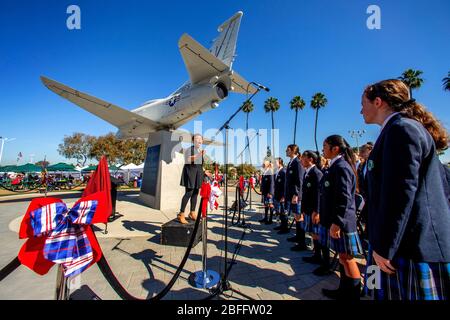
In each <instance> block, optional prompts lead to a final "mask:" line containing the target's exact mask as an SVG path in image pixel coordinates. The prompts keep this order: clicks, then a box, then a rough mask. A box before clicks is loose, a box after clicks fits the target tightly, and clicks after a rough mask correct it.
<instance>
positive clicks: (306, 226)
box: [301, 214, 320, 234]
mask: <svg viewBox="0 0 450 320" xmlns="http://www.w3.org/2000/svg"><path fill="white" fill-rule="evenodd" d="M319 226H320V225H319V224H314V223H313V222H312V215H311V214H304V215H303V221H302V222H301V227H302V229H303V230H305V232H309V233H312V234H319Z"/></svg>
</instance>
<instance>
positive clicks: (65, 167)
mask: <svg viewBox="0 0 450 320" xmlns="http://www.w3.org/2000/svg"><path fill="white" fill-rule="evenodd" d="M47 171H60V172H73V171H76V170H75V166H73V165H72V164H69V163H64V162H60V163H57V164H54V165H51V166H48V167H47Z"/></svg>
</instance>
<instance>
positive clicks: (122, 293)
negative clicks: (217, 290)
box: [97, 198, 207, 301]
mask: <svg viewBox="0 0 450 320" xmlns="http://www.w3.org/2000/svg"><path fill="white" fill-rule="evenodd" d="M204 201H207V200H206V199H204V198H202V199H201V200H200V207H199V212H198V215H197V220H195V225H194V230H193V232H192V235H191V239H190V240H189V244H188V247H187V249H186V252H185V254H184V257H183V259H182V260H181V263H180V265H179V266H178V268H177V270H176V271H175V273H174V275H173V276H172V279H171V280H170V281H169V283H168V284H167V285H166V287H165V288H164V289H163V290H162V291H161V292H160V293H158V294H157V295H156V296H154V297H152V298H150V299H140V298H137V297H135V296H133V295H131V294H130V293H129V292H128V291H127V290H126V289H125V288H124V287H123V286H122V284H121V283H120V281H119V280H118V279H117V277H116V276H115V275H114V273H113V271H112V270H111V267H110V266H109V264H108V262H107V261H106V258H105V256H104V255H102V257H101V259H100V260H99V261H98V262H97V265H98V267H99V269H100V271H101V272H102V274H103V276H104V277H105V279H106V280H107V281H108V283H109V284H110V286H111V287H112V288H113V289H114V291H115V292H116V293H117V294H118V295H119V297H121V298H122V299H124V300H152V301H154V300H160V299H162V298H163V297H164V296H165V295H166V294H167V293H168V292H169V291H170V289H171V288H172V287H173V285H174V284H175V282H176V281H177V279H178V277H179V276H180V273H181V271H182V270H183V268H184V265H185V264H186V261H187V259H188V257H189V255H190V253H191V249H192V246H193V245H194V241H195V237H196V234H197V231H198V229H199V225H200V220H201V215H202V214H201V208H202V206H203V204H204Z"/></svg>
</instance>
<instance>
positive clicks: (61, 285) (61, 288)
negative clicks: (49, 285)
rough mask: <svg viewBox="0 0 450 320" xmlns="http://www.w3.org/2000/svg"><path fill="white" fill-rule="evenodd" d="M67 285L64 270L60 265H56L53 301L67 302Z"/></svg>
mask: <svg viewBox="0 0 450 320" xmlns="http://www.w3.org/2000/svg"><path fill="white" fill-rule="evenodd" d="M67 283H68V280H67V278H66V277H65V276H64V269H63V267H62V265H58V271H57V275H56V293H55V300H69V286H68V285H67Z"/></svg>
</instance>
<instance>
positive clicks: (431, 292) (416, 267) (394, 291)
mask: <svg viewBox="0 0 450 320" xmlns="http://www.w3.org/2000/svg"><path fill="white" fill-rule="evenodd" d="M391 264H392V265H393V266H394V267H395V268H396V270H397V271H396V273H395V274H392V275H389V274H387V273H385V272H382V271H381V276H380V280H381V282H380V289H376V290H375V299H376V300H447V299H449V297H450V263H444V262H443V263H438V262H436V263H431V262H430V263H427V262H414V261H412V260H408V259H404V258H396V259H394V260H393V261H391Z"/></svg>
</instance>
